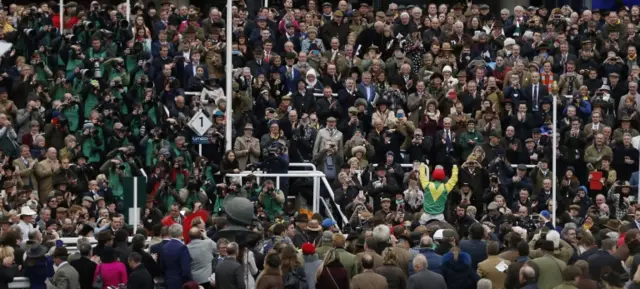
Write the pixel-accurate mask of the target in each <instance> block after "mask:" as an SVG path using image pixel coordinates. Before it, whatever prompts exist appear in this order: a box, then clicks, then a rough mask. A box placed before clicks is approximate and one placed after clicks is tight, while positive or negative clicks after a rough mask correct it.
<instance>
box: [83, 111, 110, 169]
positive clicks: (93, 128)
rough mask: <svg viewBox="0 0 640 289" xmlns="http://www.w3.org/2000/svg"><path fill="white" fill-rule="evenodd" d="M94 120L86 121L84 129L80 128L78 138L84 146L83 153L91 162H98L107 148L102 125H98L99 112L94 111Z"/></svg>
mask: <svg viewBox="0 0 640 289" xmlns="http://www.w3.org/2000/svg"><path fill="white" fill-rule="evenodd" d="M92 116H93V117H94V119H93V121H92V122H88V123H85V124H84V125H83V127H82V130H79V131H78V133H77V135H76V138H77V139H78V143H79V144H80V145H81V146H82V154H83V155H85V156H86V157H87V161H88V162H89V163H91V164H94V163H98V162H100V160H101V159H102V153H103V152H104V150H105V144H104V137H103V132H102V127H100V126H99V125H98V118H99V116H98V112H94V113H92Z"/></svg>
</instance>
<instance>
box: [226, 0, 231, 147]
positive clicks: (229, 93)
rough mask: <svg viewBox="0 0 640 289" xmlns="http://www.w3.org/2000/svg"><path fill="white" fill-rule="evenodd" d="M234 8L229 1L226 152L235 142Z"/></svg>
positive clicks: (227, 23)
mask: <svg viewBox="0 0 640 289" xmlns="http://www.w3.org/2000/svg"><path fill="white" fill-rule="evenodd" d="M232 7H233V1H232V0H227V19H226V22H225V24H226V25H227V33H226V36H227V59H226V61H227V66H226V68H225V70H226V75H225V80H226V85H227V86H226V93H225V96H226V97H227V109H226V112H225V119H226V127H225V136H224V137H225V139H226V140H227V145H226V150H227V151H229V150H231V149H233V142H232V140H231V138H232V134H231V132H232V130H233V127H232V119H233V116H232V114H233V111H232V109H231V108H232V107H233V89H232V88H231V87H232V83H233V63H232V61H233V60H232V57H231V56H232V54H233V49H232V48H231V40H232V38H233V37H232V35H233V29H232V28H233V13H232V12H233V9H231V8H232Z"/></svg>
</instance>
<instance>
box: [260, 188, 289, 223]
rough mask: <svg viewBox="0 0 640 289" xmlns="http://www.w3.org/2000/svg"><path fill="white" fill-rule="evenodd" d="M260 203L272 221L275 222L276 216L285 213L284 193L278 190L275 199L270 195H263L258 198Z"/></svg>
mask: <svg viewBox="0 0 640 289" xmlns="http://www.w3.org/2000/svg"><path fill="white" fill-rule="evenodd" d="M258 201H260V203H261V204H262V206H263V208H264V212H265V213H267V216H268V217H269V219H270V220H272V221H273V220H274V219H275V217H276V216H278V215H281V214H283V213H284V209H283V204H284V201H285V197H284V193H283V192H282V191H281V190H280V189H276V195H275V197H271V195H270V194H265V193H262V190H261V191H260V196H258Z"/></svg>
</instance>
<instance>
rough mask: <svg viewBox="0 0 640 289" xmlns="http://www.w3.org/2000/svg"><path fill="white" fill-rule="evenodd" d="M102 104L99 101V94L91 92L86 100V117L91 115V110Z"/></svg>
mask: <svg viewBox="0 0 640 289" xmlns="http://www.w3.org/2000/svg"><path fill="white" fill-rule="evenodd" d="M98 104H100V102H99V101H98V96H96V95H95V94H93V93H89V94H88V95H87V98H86V99H85V100H84V118H85V119H89V116H91V112H92V111H93V110H94V109H95V108H96V107H97V106H98Z"/></svg>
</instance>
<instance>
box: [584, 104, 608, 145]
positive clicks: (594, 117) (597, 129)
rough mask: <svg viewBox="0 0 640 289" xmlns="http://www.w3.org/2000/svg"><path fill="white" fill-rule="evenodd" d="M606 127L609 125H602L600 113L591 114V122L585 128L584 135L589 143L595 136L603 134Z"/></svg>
mask: <svg viewBox="0 0 640 289" xmlns="http://www.w3.org/2000/svg"><path fill="white" fill-rule="evenodd" d="M606 126H607V125H605V124H604V123H602V116H601V115H600V112H598V111H596V112H594V113H593V114H591V122H590V123H587V124H586V125H585V126H584V135H585V137H587V141H590V140H592V139H593V137H594V136H595V135H597V134H599V133H602V131H603V130H604V128H605V127H606Z"/></svg>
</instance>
